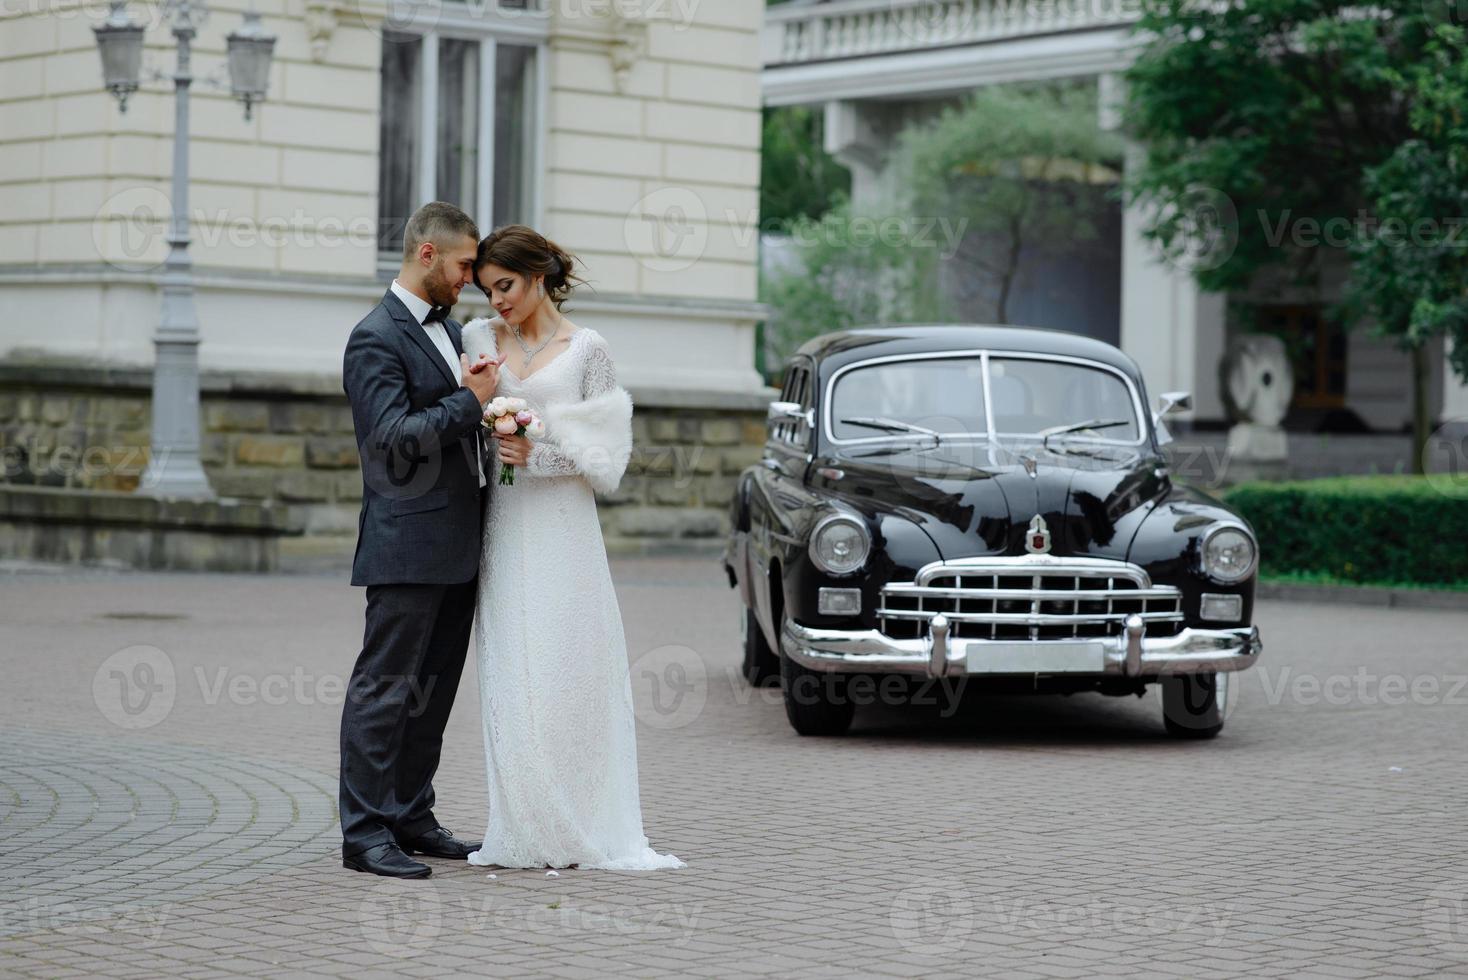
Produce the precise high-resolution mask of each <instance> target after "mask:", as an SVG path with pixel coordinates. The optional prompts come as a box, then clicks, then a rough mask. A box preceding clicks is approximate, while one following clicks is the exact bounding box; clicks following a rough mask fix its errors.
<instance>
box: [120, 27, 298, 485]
mask: <svg viewBox="0 0 1468 980" xmlns="http://www.w3.org/2000/svg"><path fill="white" fill-rule="evenodd" d="M125 5H126V0H111V12H110V13H109V15H108V18H107V21H106V22H105V23H104V24H102V25H101V26H100V27H96V28H93V30H94V31H95V32H96V34H97V47H98V49H99V50H100V51H101V54H102V75H103V78H104V79H105V82H106V85H107V90H108V91H110V92H112V93H113V94H114V95H116V96H117V99H118V103H119V106H120V108H121V109H122V110H123V111H126V109H127V97H128V95H129V94H131V93H132V92H135V91H137V89H138V82H139V76H140V74H141V69H142V48H143V28H142V27H141V26H139V25H138V24H136V23H134V22H133V21H132V20H131V19H129V18H128V16H127V13H126V11H125V9H124V8H125ZM163 12H164V14H165V15H166V16H169V17H171V18H172V20H173V36H174V38H175V39H176V40H177V47H178V65H177V68H176V69H175V71H174V73H173V75H172V78H173V86H174V130H173V132H174V136H173V200H172V204H173V216H172V219H171V221H170V222H169V228H168V258H167V260H166V261H165V262H164V264H163V310H162V316H161V318H160V320H159V323H158V330H157V332H156V333H155V334H154V335H153V347H154V350H155V351H156V362H155V365H154V369H153V434H152V447H151V449H150V451H149V456H148V468H147V469H146V470H144V471H143V476H142V479H141V481H140V482H139V485H138V491H139V492H140V493H147V494H150V495H152V496H157V497H190V498H196V499H210V498H212V497H213V496H214V490H213V488H211V487H210V486H209V479H208V477H207V476H205V474H204V466H203V464H202V462H201V461H200V459H199V443H200V427H199V319H198V315H197V314H196V312H195V310H194V273H193V264H192V262H191V261H190V259H189V88H190V86H191V85H193V82H194V76H193V73H192V71H191V69H190V67H189V59H190V54H191V51H192V44H193V40H194V36H195V35H196V34H197V33H198V28H199V25H200V24H202V23H203V21H204V20H205V19H206V18H207V17H208V15H209V10H208V7H207V6H206V4H205V3H204V0H163ZM228 40H229V73H230V82H231V86H230V87H231V89H232V90H233V94H234V97H235V98H236V99H239V100H240V101H241V102H243V103H244V104H245V119H247V120H248V119H249V118H250V116H251V114H252V110H253V107H254V105H255V104H256V103H258V102H261V101H263V100H264V98H265V90H266V87H267V82H268V79H269V76H270V59H271V56H272V54H273V53H274V48H275V38H274V37H273V36H271V35H269V34H267V33H265V29H264V27H263V26H261V24H260V16H259V14H257V13H255V12H254V11H253V10H252V11H250V12H249V13H246V14H245V22H244V24H243V25H242V26H241V27H240V28H239V29H238V30H236V31H235V32H234V33H232V34H230V35H229V39H228ZM163 77H165V78H166V77H168V76H163Z"/></svg>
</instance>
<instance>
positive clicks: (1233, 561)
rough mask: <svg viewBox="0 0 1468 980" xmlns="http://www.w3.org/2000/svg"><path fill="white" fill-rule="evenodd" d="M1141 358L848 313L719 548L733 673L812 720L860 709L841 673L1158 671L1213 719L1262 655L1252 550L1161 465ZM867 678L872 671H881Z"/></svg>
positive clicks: (1085, 683) (1180, 714) (793, 389)
mask: <svg viewBox="0 0 1468 980" xmlns="http://www.w3.org/2000/svg"><path fill="white" fill-rule="evenodd" d="M1159 402H1160V404H1159V407H1158V409H1157V412H1156V414H1153V413H1151V412H1149V411H1148V410H1147V407H1146V406H1147V395H1146V390H1145V387H1144V385H1143V383H1142V376H1141V373H1140V371H1139V370H1138V368H1137V365H1136V363H1135V362H1133V361H1132V360H1131V358H1129V357H1127V356H1126V355H1125V354H1123V353H1122V352H1121V351H1119V350H1117V349H1116V348H1115V347H1112V346H1111V345H1109V344H1106V343H1102V342H1100V341H1097V340H1093V339H1090V338H1087V337H1082V336H1078V335H1075V334H1069V333H1063V332H1059V331H1051V330H1038V329H1026V328H1015V327H989V326H910V327H883V328H869V329H861V330H849V331H842V332H839V333H833V334H828V335H826V336H823V337H819V338H817V339H815V340H812V341H810V342H809V343H807V344H806V345H805V346H803V347H802V348H800V350H799V351H798V352H797V353H796V354H795V356H794V357H793V358H792V359H791V361H790V363H789V365H788V367H787V370H786V373H785V381H784V389H783V392H782V394H781V400H780V401H777V402H774V403H772V404H771V406H770V410H769V429H770V434H769V440H768V442H767V443H766V447H765V452H764V457H763V459H761V460H760V462H759V463H758V464H757V465H755V466H752V467H750V468H749V469H747V470H745V471H744V473H743V474H742V475H741V477H740V480H739V483H738V488H737V492H736V494H735V498H734V502H733V505H732V506H733V514H732V522H731V527H732V531H731V535H730V539H729V543H728V547H727V549H726V550H725V553H724V564H725V567H726V569H727V571H728V573H729V581H730V583H731V585H733V586H734V587H735V588H737V589H738V590H739V593H740V597H741V599H742V600H743V605H744V613H743V619H744V623H743V627H744V676H745V678H746V679H747V680H748V681H749V682H750V683H751V684H756V685H760V684H765V683H767V682H773V681H775V680H776V679H778V680H780V681H781V683H782V686H783V688H784V698H785V707H786V712H787V714H788V715H789V718H790V723H791V724H792V725H793V726H794V727H795V729H796V731H798V732H800V733H801V734H803V735H820V734H826V735H829V734H839V733H841V732H844V731H845V730H846V729H847V727H848V726H849V725H850V724H851V720H852V714H853V710H854V703H855V702H856V701H857V700H858V699H857V698H855V697H853V696H851V691H852V690H853V685H854V684H855V683H856V682H855V678H856V677H858V676H862V675H866V676H867V677H868V678H869V681H868V683H867V686H868V688H870V687H871V684H872V683H873V682H885V681H886V680H887V677H886V676H884V675H905V676H906V677H907V678H908V680H907V681H906V682H901V681H899V682H898V683H897V685H894V686H902V685H904V684H905V687H906V689H908V690H910V689H911V688H912V686H913V684H914V683H915V682H917V681H922V680H923V679H924V678H926V679H927V682H928V683H931V682H932V681H934V680H938V681H943V682H945V683H954V682H959V683H962V684H964V685H970V684H972V685H981V686H983V687H985V688H992V689H996V690H1023V691H1034V692H1064V693H1069V692H1077V691H1099V692H1101V693H1104V694H1114V695H1124V694H1141V693H1143V691H1144V689H1145V685H1147V684H1157V683H1160V684H1161V685H1162V701H1163V720H1164V723H1165V725H1166V728H1167V730H1168V731H1169V732H1170V733H1172V734H1174V735H1176V736H1179V737H1192V738H1208V737H1212V736H1213V735H1216V734H1217V733H1218V732H1219V730H1220V729H1222V727H1223V723H1224V718H1225V714H1226V709H1227V703H1228V684H1227V681H1228V675H1229V673H1230V672H1232V671H1238V670H1244V669H1246V668H1248V667H1249V666H1251V665H1252V664H1253V663H1254V661H1255V660H1256V659H1257V658H1258V656H1259V654H1260V652H1261V649H1262V645H1261V643H1260V639H1259V630H1258V628H1257V627H1255V626H1254V625H1252V617H1253V611H1254V609H1253V607H1254V584H1255V572H1256V569H1257V566H1258V544H1257V542H1256V540H1255V536H1254V532H1253V529H1252V528H1250V527H1249V525H1248V523H1247V522H1246V521H1245V520H1243V518H1241V517H1240V516H1239V515H1238V514H1236V513H1234V512H1233V511H1231V510H1229V508H1228V507H1226V506H1224V505H1223V504H1222V503H1220V502H1219V501H1217V500H1215V499H1213V498H1212V497H1210V496H1208V495H1207V494H1205V493H1202V492H1201V491H1198V490H1196V489H1192V488H1190V487H1187V486H1183V485H1179V484H1177V483H1174V482H1173V481H1172V479H1170V477H1169V475H1168V470H1167V464H1166V461H1165V459H1164V457H1163V455H1162V452H1161V449H1160V447H1161V445H1163V444H1164V443H1165V442H1166V441H1168V439H1169V438H1170V437H1169V436H1168V435H1167V432H1166V428H1165V426H1164V425H1163V422H1162V418H1163V416H1165V415H1166V414H1167V413H1168V412H1170V411H1172V410H1174V409H1177V408H1179V407H1187V404H1188V396H1187V395H1186V394H1183V393H1174V394H1166V395H1163V396H1161V398H1160V400H1159ZM873 675H875V676H873Z"/></svg>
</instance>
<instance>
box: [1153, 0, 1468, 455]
mask: <svg viewBox="0 0 1468 980" xmlns="http://www.w3.org/2000/svg"><path fill="white" fill-rule="evenodd" d="M1452 10H1453V6H1452V5H1451V4H1450V3H1448V2H1446V0H1410V2H1409V0H1384V2H1381V3H1378V4H1375V5H1372V6H1361V5H1359V4H1356V3H1350V2H1343V0H1249V2H1248V3H1247V4H1243V3H1240V4H1202V3H1196V2H1194V0H1143V7H1142V11H1143V13H1142V17H1141V20H1140V21H1139V24H1138V30H1139V31H1141V32H1142V33H1143V34H1144V35H1145V36H1148V37H1149V38H1150V40H1149V42H1148V43H1147V45H1146V46H1145V48H1144V49H1143V51H1142V53H1141V55H1140V56H1139V57H1138V59H1137V61H1136V62H1135V64H1134V65H1133V67H1132V68H1131V69H1130V70H1129V71H1128V73H1127V81H1128V98H1127V106H1126V117H1127V123H1128V128H1129V130H1130V132H1131V134H1132V135H1133V136H1135V137H1136V138H1137V139H1138V140H1139V141H1140V143H1141V144H1142V145H1143V146H1144V147H1145V151H1144V159H1143V161H1142V165H1141V166H1140V168H1139V170H1138V172H1136V173H1134V174H1129V175H1128V191H1127V193H1128V195H1129V196H1130V198H1131V199H1132V200H1133V201H1137V202H1146V203H1148V204H1150V205H1151V206H1152V208H1151V214H1152V218H1151V223H1150V227H1149V229H1148V234H1149V235H1150V237H1152V238H1153V239H1154V240H1155V241H1156V242H1157V243H1158V244H1159V245H1160V246H1161V247H1162V249H1163V251H1164V252H1165V253H1167V254H1169V255H1171V256H1172V257H1173V258H1174V259H1176V260H1178V261H1180V262H1184V263H1186V267H1188V268H1191V269H1192V271H1193V274H1194V276H1195V278H1196V279H1197V281H1198V283H1199V285H1200V286H1202V287H1203V288H1204V289H1208V290H1229V289H1240V288H1243V287H1246V286H1248V285H1249V284H1250V283H1251V282H1252V281H1253V280H1254V278H1255V275H1256V273H1258V272H1259V271H1260V270H1261V269H1263V268H1265V267H1273V268H1281V267H1282V268H1285V269H1287V270H1289V271H1291V272H1293V274H1294V275H1295V276H1296V277H1297V279H1299V280H1300V281H1311V280H1312V279H1313V277H1314V276H1315V275H1316V274H1317V273H1318V272H1319V269H1320V264H1321V262H1322V261H1323V260H1324V258H1325V256H1326V255H1327V254H1328V253H1329V252H1331V251H1332V250H1335V251H1336V252H1338V253H1343V254H1350V253H1353V252H1357V251H1358V245H1359V247H1360V248H1361V249H1365V251H1368V252H1369V251H1370V249H1371V247H1370V245H1369V242H1363V241H1362V236H1360V235H1359V234H1358V232H1357V229H1359V228H1360V227H1361V226H1362V225H1363V224H1364V225H1374V224H1375V221H1374V219H1375V218H1377V217H1379V216H1378V215H1375V214H1374V213H1373V212H1374V210H1375V208H1376V207H1377V206H1379V205H1383V204H1388V203H1389V202H1395V203H1390V204H1389V206H1390V207H1392V208H1401V207H1405V206H1406V203H1405V201H1404V200H1403V199H1402V198H1400V196H1399V195H1397V191H1396V190H1391V191H1390V192H1388V191H1389V188H1390V187H1391V186H1392V182H1393V178H1392V176H1391V175H1392V173H1402V172H1403V171H1402V169H1401V167H1402V165H1403V164H1404V163H1405V160H1402V159H1399V160H1398V163H1397V164H1394V165H1393V166H1394V167H1395V168H1396V170H1395V171H1392V170H1382V169H1380V168H1382V167H1383V166H1385V165H1387V164H1388V161H1390V160H1392V159H1393V158H1394V157H1396V156H1397V155H1398V153H1399V151H1402V148H1403V147H1404V145H1405V144H1407V143H1408V142H1409V141H1411V140H1413V139H1414V137H1415V136H1416V134H1415V133H1414V127H1413V121H1412V120H1413V113H1414V111H1416V110H1415V109H1414V107H1415V106H1416V105H1417V104H1418V103H1419V102H1421V101H1422V97H1423V91H1422V87H1421V85H1420V82H1419V80H1420V79H1421V77H1422V76H1421V73H1420V71H1418V70H1417V66H1420V65H1422V64H1424V63H1425V62H1427V61H1429V59H1430V58H1431V57H1433V56H1432V54H1431V52H1432V51H1439V52H1444V53H1445V52H1449V51H1451V52H1453V53H1452V54H1451V55H1450V56H1449V55H1447V54H1444V56H1445V57H1450V58H1456V59H1457V61H1458V63H1459V64H1461V61H1462V54H1463V52H1462V42H1461V36H1458V35H1454V32H1451V31H1450V32H1448V35H1444V34H1443V33H1442V32H1440V31H1439V30H1438V28H1440V27H1442V26H1443V24H1442V21H1443V20H1444V19H1445V18H1446V17H1447V16H1448V15H1449V14H1450V13H1451V12H1452ZM1450 36H1457V40H1456V41H1455V40H1451V39H1450ZM1457 97H1458V98H1461V93H1458V95H1457ZM1457 104H1458V105H1459V106H1461V105H1462V103H1461V102H1459V103H1457ZM1403 152H1405V151H1403ZM1397 190H1400V188H1398V189H1397ZM1383 195H1385V196H1383ZM1432 203H1433V201H1432V200H1431V195H1427V196H1419V198H1418V199H1417V205H1416V206H1430V205H1431V204H1432ZM1454 213H1458V212H1454ZM1363 217H1365V218H1366V219H1367V220H1366V221H1364V222H1363V221H1362V218H1363ZM1437 217H1439V218H1440V217H1442V215H1440V214H1439V215H1437ZM1331 228H1335V229H1338V231H1337V233H1336V234H1335V235H1334V236H1332V235H1330V234H1326V235H1324V236H1322V235H1321V234H1320V229H1331ZM1301 232H1308V234H1302V233H1301ZM1367 237H1368V238H1369V237H1370V236H1369V235H1368V236H1367ZM1360 258H1361V256H1360V255H1359V254H1358V255H1357V262H1356V265H1357V266H1359V263H1360ZM1403 261H1404V259H1403V256H1401V255H1397V256H1394V257H1393V263H1394V267H1396V268H1399V269H1404V268H1405V267H1404V266H1403V265H1402V263H1403ZM1418 265H1420V263H1418ZM1434 267H1435V268H1438V269H1439V270H1440V268H1441V267H1440V266H1434ZM1387 268H1388V266H1387V265H1385V264H1383V265H1380V266H1379V272H1380V273H1381V274H1373V275H1369V276H1367V277H1366V278H1364V279H1362V280H1360V281H1354V273H1353V285H1352V287H1351V290H1350V294H1349V296H1348V300H1349V301H1348V302H1347V303H1346V304H1344V305H1343V306H1342V307H1341V308H1340V312H1342V313H1344V314H1346V315H1347V317H1348V320H1347V322H1348V323H1352V322H1354V319H1355V318H1356V317H1358V316H1359V315H1361V313H1362V312H1363V311H1369V312H1370V313H1371V314H1372V315H1373V316H1375V317H1376V328H1377V329H1378V330H1379V331H1381V332H1382V333H1384V334H1387V335H1390V336H1393V337H1395V338H1396V339H1397V340H1398V341H1399V343H1401V344H1402V345H1403V346H1405V347H1407V348H1409V349H1416V350H1419V351H1420V347H1421V345H1422V343H1424V342H1425V340H1426V338H1427V336H1429V335H1430V333H1429V332H1428V324H1429V322H1430V323H1432V324H1433V325H1434V326H1433V327H1432V328H1431V331H1432V332H1438V331H1440V330H1442V329H1443V328H1444V327H1445V326H1446V325H1447V322H1448V321H1447V320H1445V319H1443V318H1440V317H1426V316H1424V317H1422V318H1421V319H1419V321H1418V327H1417V328H1416V329H1413V328H1412V327H1411V321H1410V319H1408V318H1404V317H1403V316H1402V311H1403V309H1404V308H1405V305H1406V304H1404V302H1403V300H1402V296H1403V295H1406V294H1408V293H1411V294H1414V295H1415V294H1416V292H1417V291H1418V290H1419V289H1420V288H1421V287H1422V286H1423V283H1422V282H1421V281H1413V280H1411V279H1410V278H1409V277H1407V276H1406V275H1405V272H1403V274H1401V275H1397V274H1393V275H1390V276H1388V275H1386V274H1385V271H1386V270H1387ZM1434 275H1435V273H1434ZM1444 288H1446V289H1447V291H1448V292H1451V288H1450V287H1447V286H1446V285H1445V286H1444ZM1429 293H1430V294H1432V295H1440V294H1441V291H1440V290H1438V289H1432V290H1429ZM1373 296H1374V297H1375V298H1374V299H1373V298H1372V297H1373ZM1416 357H1417V358H1418V360H1419V370H1418V371H1416V372H1414V374H1415V375H1416V376H1417V377H1418V378H1419V380H1420V377H1421V375H1422V374H1423V373H1424V372H1423V371H1422V370H1420V363H1421V358H1422V355H1421V354H1420V352H1419V353H1418V354H1417V355H1416ZM1423 398H1425V394H1424V393H1422V392H1419V393H1418V394H1417V395H1416V399H1417V402H1418V403H1421V401H1422V399H1423ZM1419 414H1421V415H1425V413H1419ZM1414 428H1415V430H1416V439H1417V445H1418V446H1419V452H1418V453H1416V454H1415V455H1416V456H1417V465H1418V466H1419V467H1420V465H1421V453H1420V446H1421V445H1422V444H1423V443H1424V442H1425V439H1426V435H1427V433H1426V431H1425V430H1426V421H1425V418H1418V420H1417V421H1416V423H1415V424H1414Z"/></svg>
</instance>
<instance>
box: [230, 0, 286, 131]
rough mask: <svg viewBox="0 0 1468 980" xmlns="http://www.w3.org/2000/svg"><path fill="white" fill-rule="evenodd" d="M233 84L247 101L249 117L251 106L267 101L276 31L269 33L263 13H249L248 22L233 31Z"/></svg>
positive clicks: (241, 98) (246, 113)
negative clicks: (262, 18) (261, 18)
mask: <svg viewBox="0 0 1468 980" xmlns="http://www.w3.org/2000/svg"><path fill="white" fill-rule="evenodd" d="M228 40H229V85H230V88H231V90H233V92H234V97H235V98H236V99H239V100H240V101H241V102H243V103H244V104H245V121H246V122H249V120H250V110H251V107H252V106H253V105H254V104H255V103H256V102H264V101H265V89H266V88H267V87H268V86H269V84H270V58H271V56H272V55H273V54H274V53H275V37H274V35H271V34H267V33H265V27H264V25H262V24H261V23H260V15H259V14H257V13H255V11H253V10H251V11H247V12H246V13H245V22H244V24H243V25H241V26H240V27H238V28H237V29H236V30H234V31H233V32H232V33H231V34H230V35H229V38H228Z"/></svg>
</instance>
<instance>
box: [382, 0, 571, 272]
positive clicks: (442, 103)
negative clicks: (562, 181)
mask: <svg viewBox="0 0 1468 980" xmlns="http://www.w3.org/2000/svg"><path fill="white" fill-rule="evenodd" d="M441 9H443V10H444V15H443V16H442V17H441V18H440V19H439V21H438V23H437V24H436V25H434V29H433V30H428V31H424V32H422V33H412V32H384V34H383V42H382V78H381V83H382V95H381V118H380V121H379V143H378V146H379V160H380V164H379V169H378V195H377V200H378V228H379V240H378V250H379V258H380V261H381V264H382V265H383V266H384V267H385V268H389V269H395V268H396V267H397V264H398V262H399V261H401V258H402V249H403V228H404V226H405V225H406V224H407V221H408V217H409V216H410V215H411V214H412V213H413V212H414V211H415V210H416V209H417V208H419V207H420V206H422V205H423V204H425V203H427V202H428V201H434V200H438V201H449V202H451V203H453V204H457V205H459V206H460V207H461V208H463V209H464V210H465V211H466V212H468V213H469V215H470V216H471V217H473V218H474V220H475V221H476V222H477V223H478V225H479V227H480V231H481V232H482V233H488V232H489V230H490V229H492V228H495V227H497V226H499V225H504V224H511V223H523V224H533V223H535V222H536V221H537V220H538V215H537V213H536V212H537V211H538V203H537V201H538V190H539V182H538V175H537V170H538V161H539V159H540V146H541V143H540V139H541V134H540V132H539V129H540V127H539V126H538V125H537V123H536V120H537V119H538V117H539V109H540V105H541V102H542V100H543V98H544V96H543V94H542V93H543V91H544V81H543V69H542V62H543V59H544V53H543V48H542V44H541V42H542V40H543V35H544V23H545V21H544V18H543V17H540V16H538V15H537V13H535V12H534V10H533V8H532V12H531V13H529V14H524V13H520V14H516V15H514V16H511V14H512V12H513V11H514V10H516V9H517V8H516V7H515V6H513V5H512V4H510V3H506V2H504V0H501V3H500V5H499V13H498V17H500V18H503V19H496V16H488V17H486V16H485V15H484V12H483V11H480V12H478V14H477V15H476V13H475V11H474V9H473V8H471V7H470V6H468V5H466V6H465V7H464V10H463V11H462V12H461V13H460V14H459V17H458V18H457V19H456V17H455V16H454V14H453V10H454V6H453V5H452V4H445V6H444V7H443V8H441Z"/></svg>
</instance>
